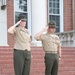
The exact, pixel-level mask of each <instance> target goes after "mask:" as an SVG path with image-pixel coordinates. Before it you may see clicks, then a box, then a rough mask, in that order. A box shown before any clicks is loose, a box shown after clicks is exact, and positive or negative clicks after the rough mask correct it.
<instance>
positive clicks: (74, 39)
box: [56, 30, 75, 47]
mask: <svg viewBox="0 0 75 75" xmlns="http://www.w3.org/2000/svg"><path fill="white" fill-rule="evenodd" d="M56 34H57V35H58V36H59V38H60V40H61V43H62V46H71V47H75V30H72V31H66V32H61V33H56Z"/></svg>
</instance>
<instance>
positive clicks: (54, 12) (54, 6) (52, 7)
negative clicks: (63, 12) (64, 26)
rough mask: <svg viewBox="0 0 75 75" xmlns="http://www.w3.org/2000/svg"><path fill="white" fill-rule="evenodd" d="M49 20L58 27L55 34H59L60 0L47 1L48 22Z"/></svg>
mask: <svg viewBox="0 0 75 75" xmlns="http://www.w3.org/2000/svg"><path fill="white" fill-rule="evenodd" d="M51 20H53V21H55V22H56V25H57V26H58V28H56V32H60V0H49V21H51Z"/></svg>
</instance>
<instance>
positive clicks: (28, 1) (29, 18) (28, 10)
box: [14, 0, 31, 35]
mask: <svg viewBox="0 0 75 75" xmlns="http://www.w3.org/2000/svg"><path fill="white" fill-rule="evenodd" d="M15 12H21V11H15V0H14V23H15ZM26 13H27V14H28V16H27V17H28V19H27V20H28V30H29V34H30V35H31V0H27V12H26Z"/></svg>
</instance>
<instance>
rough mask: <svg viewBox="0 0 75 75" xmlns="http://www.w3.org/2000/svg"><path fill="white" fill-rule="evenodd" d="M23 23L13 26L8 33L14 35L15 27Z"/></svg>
mask: <svg viewBox="0 0 75 75" xmlns="http://www.w3.org/2000/svg"><path fill="white" fill-rule="evenodd" d="M20 22H21V21H18V22H17V23H16V24H15V25H13V26H11V27H10V28H9V29H8V33H10V34H14V29H15V27H16V26H17V25H18V24H20Z"/></svg>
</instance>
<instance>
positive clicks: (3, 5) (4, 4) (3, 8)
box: [1, 0, 6, 10]
mask: <svg viewBox="0 0 75 75" xmlns="http://www.w3.org/2000/svg"><path fill="white" fill-rule="evenodd" d="M5 8H6V0H2V6H1V9H2V10H5Z"/></svg>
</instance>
